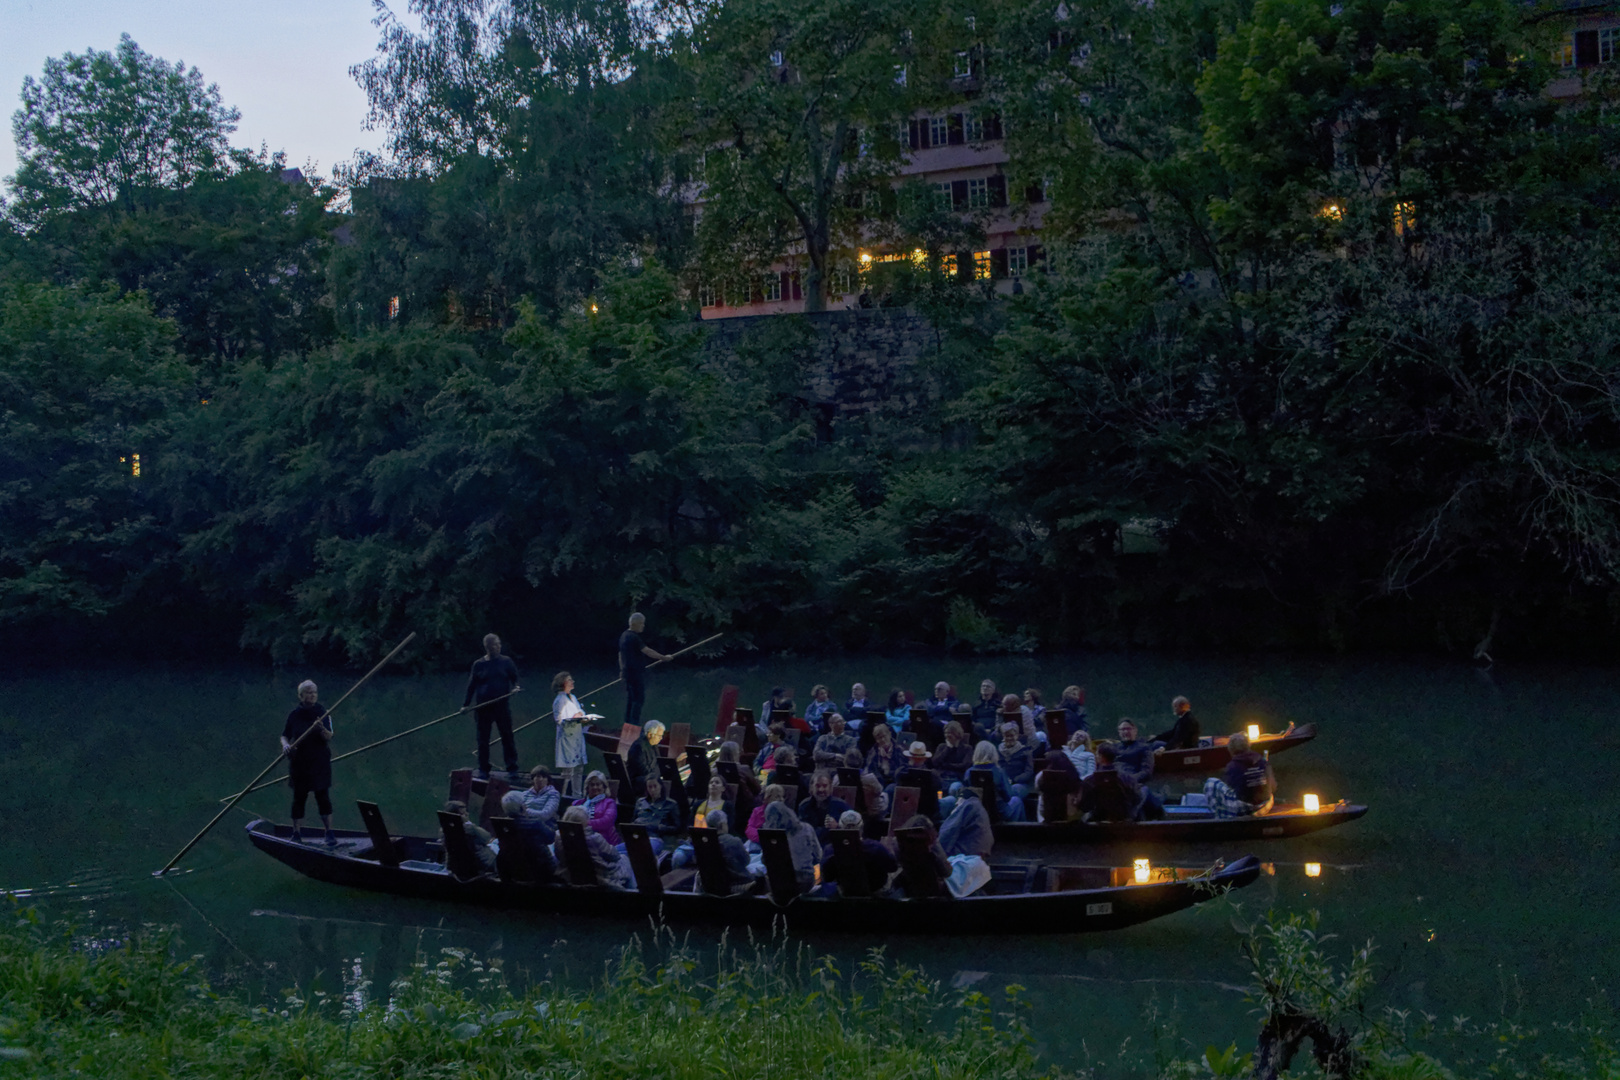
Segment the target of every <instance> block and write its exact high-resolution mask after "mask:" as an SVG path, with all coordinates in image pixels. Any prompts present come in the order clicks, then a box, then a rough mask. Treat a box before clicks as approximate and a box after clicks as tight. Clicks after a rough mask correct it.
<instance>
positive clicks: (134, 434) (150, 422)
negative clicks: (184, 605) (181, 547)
mask: <svg viewBox="0 0 1620 1080" xmlns="http://www.w3.org/2000/svg"><path fill="white" fill-rule="evenodd" d="M171 337H172V327H170V326H169V325H168V324H166V323H164V322H162V321H160V320H158V319H156V318H154V317H153V315H152V313H151V310H150V309H149V308H148V306H147V305H146V304H145V303H144V302H143V301H142V300H141V299H140V298H138V297H127V298H119V297H118V296H117V295H116V294H115V293H112V292H100V291H95V290H90V289H77V288H58V287H55V286H49V285H38V284H29V283H21V282H14V283H7V282H3V281H0V623H10V624H13V625H18V624H22V625H26V626H28V627H30V628H36V629H37V628H39V627H41V626H47V625H51V624H53V623H54V624H56V625H58V626H64V627H65V626H66V625H68V624H71V623H72V622H73V621H75V620H77V619H82V618H84V617H90V616H98V615H102V614H105V613H106V612H108V611H109V610H111V609H113V608H115V607H118V606H120V605H128V604H133V603H135V602H136V600H137V599H139V598H140V597H141V595H142V594H141V588H142V585H143V583H145V582H147V581H148V580H150V578H151V576H152V575H153V574H154V572H155V571H157V570H158V569H159V567H160V566H161V565H162V563H163V561H164V560H165V559H166V558H167V556H168V554H169V553H170V552H172V549H173V535H172V533H170V532H169V530H168V529H167V528H166V524H165V521H164V514H163V507H162V504H161V500H160V499H158V498H156V497H155V496H154V491H153V486H154V484H156V483H159V481H158V480H157V476H161V475H162V473H163V471H164V469H165V467H166V464H165V460H164V454H165V452H166V451H167V449H168V440H169V437H170V434H171V432H172V431H173V430H174V427H175V425H176V423H177V422H178V421H179V420H180V418H181V416H182V415H183V413H184V411H185V410H186V409H188V408H194V407H195V402H196V398H195V395H194V393H193V392H192V389H191V388H192V383H191V380H190V377H189V373H188V372H187V370H186V367H185V365H184V364H183V363H181V362H180V361H178V360H177V359H176V358H175V357H174V353H173V351H172V349H171V347H170V340H171ZM136 455H140V456H139V458H137V457H136ZM137 461H139V463H140V467H139V475H135V474H136V472H137V467H136V462H137ZM154 474H156V476H154ZM62 620H66V622H63V621H62Z"/></svg>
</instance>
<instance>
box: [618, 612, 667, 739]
mask: <svg viewBox="0 0 1620 1080" xmlns="http://www.w3.org/2000/svg"><path fill="white" fill-rule="evenodd" d="M646 628H647V617H646V616H645V615H643V614H642V613H641V612H639V611H637V612H634V613H632V614H631V616H630V629H628V630H626V631H625V632H624V633H622V634H620V635H619V677H620V678H621V679H623V680H624V689H625V694H626V695H627V697H628V701H627V702H626V704H625V707H624V722H625V723H627V724H635V725H637V726H638V727H639V726H640V725H641V706H642V704H643V703H644V702H645V701H646V700H647V661H648V660H649V659H650V660H673V659H674V657H672V656H665V655H664V654H663V653H661V652H659V651H658V650H657V649H653V648H650V647H648V646H647V645H645V644H643V643H642V640H641V632H642V631H643V630H645V629H646Z"/></svg>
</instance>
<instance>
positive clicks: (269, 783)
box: [219, 690, 519, 802]
mask: <svg viewBox="0 0 1620 1080" xmlns="http://www.w3.org/2000/svg"><path fill="white" fill-rule="evenodd" d="M518 692H519V691H517V690H513V691H511V693H506V694H502V695H501V696H500V697H496V698H490V699H489V701H481V702H479V703H478V704H477V705H463V706H462V707H461V708H459V709H457V710H456V711H455V712H453V713H445V714H444V715H443V716H441V717H439V718H438V719H436V720H429V721H428V722H427V723H425V724H417V725H416V726H415V727H413V728H406V729H405V730H404V731H398V732H395V733H394V734H392V735H390V736H388V738H386V739H378V740H377V741H376V742H374V743H367V744H366V745H365V746H362V747H360V749H358V750H350V751H349V752H348V753H347V754H339V755H338V756H337V757H335V758H333V759H332V764H334V765H336V764H337V763H338V762H340V761H342V760H343V759H344V758H352V757H354V756H355V755H356V754H363V753H365V752H366V751H367V750H375V749H377V747H379V746H382V745H383V744H384V743H391V742H393V741H394V740H395V739H403V738H404V737H405V736H407V735H414V734H416V733H417V732H418V731H421V730H422V729H423V728H430V727H432V726H433V725H434V724H442V723H444V722H445V721H446V720H452V719H454V718H455V717H458V716H461V715H462V714H463V713H470V712H472V711H473V710H475V709H478V708H481V707H482V706H484V705H489V704H492V703H493V702H496V701H504V700H506V699H507V698H509V697H511V696H512V694H516V693H518ZM285 779H287V778H286V777H285V776H278V777H276V778H275V779H274V780H265V781H263V782H262V783H259V784H255V785H254V786H252V787H250V788H248V793H249V794H251V793H253V792H255V791H262V790H263V789H265V788H267V787H274V786H275V785H277V784H279V783H281V782H282V781H283V780H285ZM232 798H233V796H230V795H227V796H225V797H224V798H223V799H221V800H219V801H220V802H229V801H230V800H231V799H232Z"/></svg>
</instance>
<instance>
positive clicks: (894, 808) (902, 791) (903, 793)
mask: <svg viewBox="0 0 1620 1080" xmlns="http://www.w3.org/2000/svg"><path fill="white" fill-rule="evenodd" d="M919 794H920V793H919V792H918V790H917V789H916V788H914V787H896V788H895V789H894V794H893V795H892V796H890V801H889V832H890V833H891V834H892V833H894V832H895V830H897V829H904V828H905V827H906V822H908V821H910V820H911V819H912V818H913V817H915V816H916V814H917V803H918V801H919V800H918V796H919Z"/></svg>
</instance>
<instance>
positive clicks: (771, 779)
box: [765, 746, 799, 787]
mask: <svg viewBox="0 0 1620 1080" xmlns="http://www.w3.org/2000/svg"><path fill="white" fill-rule="evenodd" d="M798 767H799V755H798V754H796V753H794V752H793V747H791V746H783V747H782V748H781V749H779V750H777V751H776V760H775V761H774V762H772V763H771V771H770V772H768V773H766V774H765V783H766V784H767V785H770V784H780V783H781V782H782V781H781V780H779V779H777V775H776V774H777V773H778V772H780V771H781V770H783V769H787V768H793V769H797V768H798ZM794 786H795V787H797V786H798V785H797V784H795V785H794Z"/></svg>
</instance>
